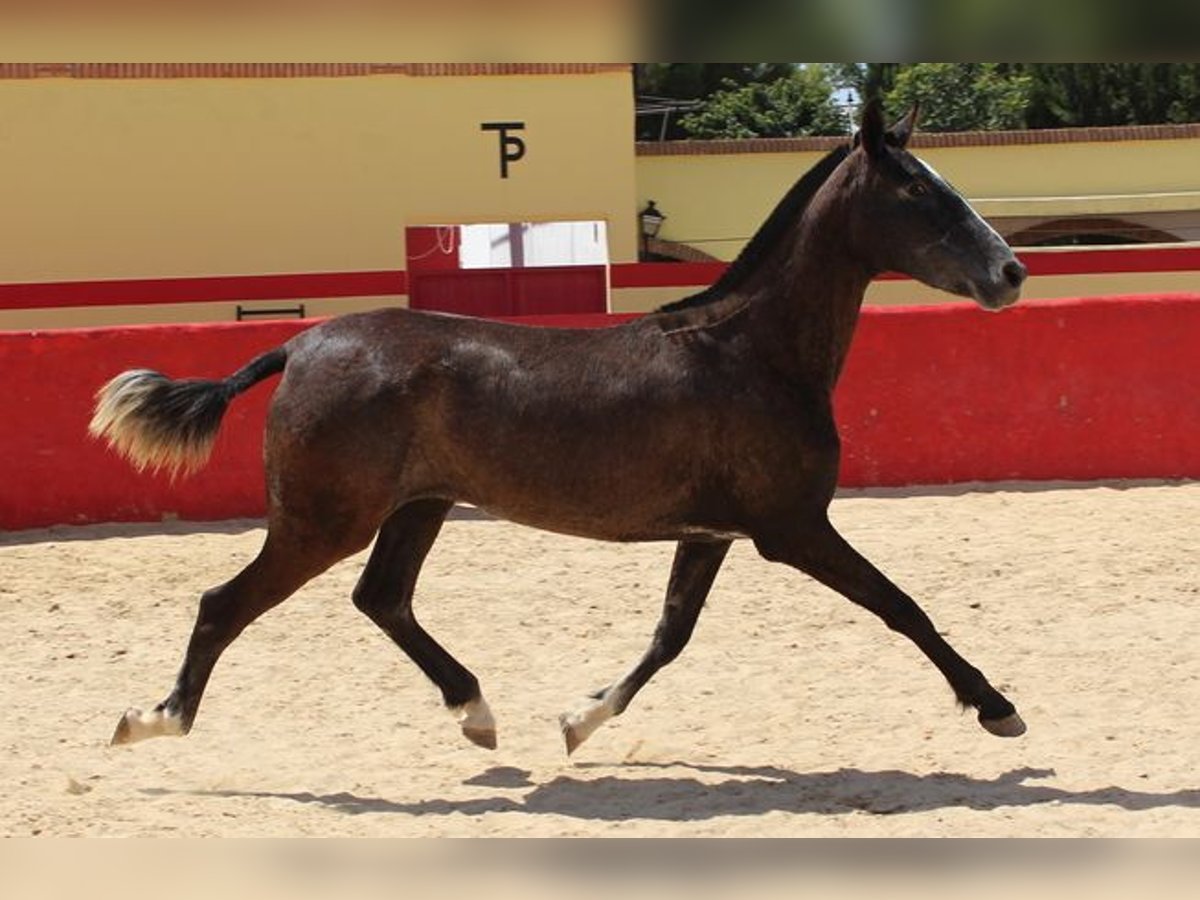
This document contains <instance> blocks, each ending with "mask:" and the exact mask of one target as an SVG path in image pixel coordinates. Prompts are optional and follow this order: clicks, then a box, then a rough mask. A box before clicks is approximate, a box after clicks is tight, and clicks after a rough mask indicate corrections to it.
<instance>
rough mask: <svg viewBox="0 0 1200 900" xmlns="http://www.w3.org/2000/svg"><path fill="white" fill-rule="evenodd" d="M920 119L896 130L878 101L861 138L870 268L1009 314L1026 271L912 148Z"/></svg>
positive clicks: (867, 112) (859, 156) (857, 145)
mask: <svg viewBox="0 0 1200 900" xmlns="http://www.w3.org/2000/svg"><path fill="white" fill-rule="evenodd" d="M916 113H917V111H916V109H915V108H914V109H913V110H912V111H911V112H910V113H909V114H908V116H906V117H905V118H904V120H903V121H901V122H900V123H898V124H897V125H895V126H894V127H893V128H891V129H890V130H889V129H888V128H887V127H886V126H885V124H884V121H883V110H882V107H881V104H880V103H879V102H878V101H872V102H870V103H868V104H867V106H866V109H865V111H864V114H863V121H862V129H861V130H860V131H859V133H858V134H857V135H856V136H855V139H854V143H855V148H856V153H855V154H854V156H853V157H852V158H854V157H857V159H855V163H856V164H857V166H858V167H859V168H860V170H861V172H860V177H859V178H858V179H856V181H857V183H858V184H859V186H860V187H862V188H863V190H862V191H861V194H860V203H861V208H862V210H863V214H864V215H863V218H862V219H860V227H861V229H862V230H864V231H865V234H864V238H865V239H864V240H862V241H861V242H860V243H861V246H863V247H864V248H866V249H865V252H866V253H867V254H868V256H869V257H870V258H869V259H868V263H869V265H871V266H872V267H873V268H875V269H876V270H878V271H894V272H901V273H903V274H905V275H910V276H912V277H913V278H916V279H917V280H918V281H922V282H924V283H925V284H928V285H930V286H932V287H936V288H940V289H941V290H944V291H949V292H950V293H952V294H959V295H961V296H964V297H972V298H974V300H975V301H976V302H977V303H978V304H979V305H980V306H982V307H984V308H985V309H992V310H998V309H1003V308H1004V307H1006V306H1009V305H1011V304H1013V303H1015V302H1016V300H1017V297H1018V296H1020V293H1021V284H1022V282H1024V281H1025V275H1026V272H1025V267H1024V266H1023V265H1021V263H1020V262H1018V261H1017V258H1016V257H1015V256H1014V255H1013V252H1012V249H1011V248H1010V247H1009V246H1008V244H1006V243H1005V242H1004V239H1003V238H1001V237H1000V235H998V234H997V233H996V232H995V231H994V230H993V229H992V228H991V226H989V225H988V224H987V223H986V222H985V221H983V219H982V218H980V217H979V214H978V213H977V212H975V210H973V209H972V208H971V207H970V206H969V205H968V204H967V202H966V201H965V200H964V199H963V198H962V197H961V196H959V194H958V193H957V192H956V191H955V190H954V189H953V188H952V187H950V185H949V184H947V183H946V181H945V180H944V179H943V178H942V177H941V176H939V175H938V174H937V172H935V171H934V170H933V169H932V168H930V167H929V166H928V165H926V164H925V163H923V162H921V160H919V159H917V158H916V157H915V156H913V155H912V154H911V153H909V152H908V150H907V149H905V148H906V147H907V145H908V139H909V137H911V135H912V131H913V126H914V125H915V122H916Z"/></svg>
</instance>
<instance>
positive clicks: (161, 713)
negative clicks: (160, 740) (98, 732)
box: [109, 708, 184, 747]
mask: <svg viewBox="0 0 1200 900" xmlns="http://www.w3.org/2000/svg"><path fill="white" fill-rule="evenodd" d="M182 734H184V729H183V723H182V721H181V720H180V718H179V716H178V715H177V714H172V713H170V712H167V711H166V710H165V709H162V708H156V709H152V710H150V712H148V713H145V712H142V711H141V710H140V709H136V708H133V709H128V710H126V711H125V715H123V716H121V721H119V722H118V723H117V728H116V730H115V731H114V732H113V736H112V740H111V741H109V745H110V746H112V747H118V746H120V745H122V744H134V743H137V742H138V741H144V740H146V738H152V737H162V736H164V735H170V736H172V737H179V736H180V735H182Z"/></svg>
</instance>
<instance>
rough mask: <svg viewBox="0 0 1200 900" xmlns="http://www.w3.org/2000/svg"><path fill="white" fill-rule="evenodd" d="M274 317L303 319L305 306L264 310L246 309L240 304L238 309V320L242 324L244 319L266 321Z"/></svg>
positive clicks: (275, 307)
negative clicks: (261, 319)
mask: <svg viewBox="0 0 1200 900" xmlns="http://www.w3.org/2000/svg"><path fill="white" fill-rule="evenodd" d="M272 316H280V317H282V316H294V317H295V318H297V319H303V318H304V304H303V303H297V304H296V305H295V306H272V307H267V308H263V309H246V307H244V306H242V304H240V303H239V304H238V307H237V320H238V321H239V322H241V321H242V320H243V319H259V318H263V319H266V318H270V317H272Z"/></svg>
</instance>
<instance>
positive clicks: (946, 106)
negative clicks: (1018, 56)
mask: <svg viewBox="0 0 1200 900" xmlns="http://www.w3.org/2000/svg"><path fill="white" fill-rule="evenodd" d="M1032 90H1033V77H1032V76H1031V75H1029V74H1026V73H1024V72H1019V71H1013V70H1004V69H1002V68H1000V66H999V65H998V64H997V63H915V64H913V65H909V66H905V67H903V68H902V69H901V70H900V71H899V72H898V73H897V74H896V78H895V84H894V85H893V87H892V89H891V90H890V91H889V92H888V93H887V95H886V99H885V105H886V107H887V110H888V112H889V113H891V115H893V116H895V117H899V116H901V115H903V114H904V113H905V112H906V111H907V110H908V109H909V108H910V107H911V106H913V104H914V103H920V105H921V129H922V130H923V131H994V130H1001V129H1010V128H1024V127H1025V112H1026V109H1027V107H1028V106H1029V98H1030V94H1031V92H1032Z"/></svg>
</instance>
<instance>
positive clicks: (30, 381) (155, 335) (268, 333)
mask: <svg viewBox="0 0 1200 900" xmlns="http://www.w3.org/2000/svg"><path fill="white" fill-rule="evenodd" d="M629 318H630V317H629V316H620V317H604V316H589V317H582V318H576V317H568V318H566V319H565V320H564V319H563V318H561V317H545V318H542V319H538V320H536V324H553V325H572V326H580V327H586V326H596V325H602V324H613V323H614V322H616V321H624V320H627V319H629ZM312 324H313V323H312V322H311V321H309V322H264V323H240V324H236V323H235V324H219V325H193V326H163V327H151V326H147V327H137V328H119V329H88V330H78V331H52V332H32V333H26V332H8V333H4V332H0V373H3V391H4V393H3V395H2V396H0V449H2V451H3V459H4V463H5V466H4V472H3V477H2V478H0V529H5V530H11V529H17V528H34V527H40V526H44V525H50V524H57V523H83V522H97V521H139V520H157V519H159V518H162V517H164V516H178V517H179V518H183V519H193V520H205V519H222V518H231V517H237V516H257V515H261V514H262V512H263V508H264V500H263V477H262V462H261V446H262V422H263V416H264V410H265V407H266V404H267V401H268V399H269V397H270V395H271V392H272V390H273V388H274V385H275V383H276V380H275V379H271V380H270V381H268V382H267V383H265V384H263V385H260V386H258V387H256V388H254V389H253V390H251V391H250V392H249V393H248V394H246V395H245V396H243V397H242V398H240V399H239V400H238V401H237V402H236V403H234V404H233V406H232V407H231V408H230V411H229V414H228V416H227V418H226V421H225V424H224V425H223V427H222V429H221V435H220V437H219V438H218V441H217V447H216V450H215V452H214V455H213V459H212V461H211V462H210V464H209V465H208V466H207V467H206V468H205V469H204V470H202V471H201V472H200V473H198V474H197V475H195V476H192V477H191V478H188V479H186V480H181V481H178V482H176V483H174V484H172V483H171V481H170V479H169V478H167V477H165V476H161V475H158V476H151V475H147V474H141V475H139V474H137V473H136V472H133V471H132V470H131V469H130V468H129V466H128V465H127V464H126V463H125V462H124V461H123V460H120V459H118V458H117V457H116V456H115V455H114V454H112V453H110V452H109V451H108V450H107V449H106V448H105V447H104V446H103V445H101V444H100V443H98V442H96V441H94V440H92V439H91V438H89V437H88V435H87V423H88V420H89V418H90V416H91V408H92V398H93V395H94V394H95V391H96V389H97V388H98V387H99V386H100V385H101V384H103V383H104V382H105V381H106V380H108V379H109V378H111V377H112V376H113V375H115V374H116V373H118V372H120V371H122V370H124V369H126V368H130V367H145V368H153V369H158V370H160V371H164V372H166V373H168V374H171V375H176V376H196V377H223V376H225V375H227V374H229V373H230V372H232V371H234V370H235V369H236V368H238V367H239V366H241V365H242V364H243V363H245V362H246V361H247V360H248V359H250V358H251V357H252V356H254V355H255V354H257V353H259V352H261V351H263V350H264V349H266V348H268V347H271V346H274V345H276V344H279V343H281V342H282V341H284V340H286V339H287V338H288V337H290V336H291V335H292V334H294V333H296V332H297V331H299V330H300V329H302V328H305V327H311V325H312ZM1198 359H1200V294H1197V295H1176V296H1169V297H1160V298H1145V297H1141V298H1107V299H1094V300H1085V301H1057V302H1038V303H1029V304H1018V305H1017V306H1016V307H1014V308H1013V309H1011V310H1008V311H1006V312H1004V313H1001V314H999V315H994V314H989V313H985V312H983V311H981V310H979V309H977V308H975V307H973V306H971V305H968V304H953V305H948V306H939V307H928V308H908V309H900V308H886V307H869V308H867V309H865V310H864V312H863V316H862V323H861V326H860V328H859V332H858V334H857V336H856V338H855V343H854V347H853V349H852V350H851V353H850V358H849V361H848V363H847V367H846V372H845V375H844V377H843V380H842V383H841V385H840V387H839V389H838V395H837V406H838V415H839V421H840V425H841V430H842V435H843V444H844V454H843V465H842V483H843V484H845V485H848V486H864V485H903V484H946V483H955V482H964V481H997V480H1009V479H1019V480H1044V479H1068V480H1092V479H1101V478H1196V477H1200V392H1198V391H1196V389H1195V378H1196V365H1197V362H1196V361H1197V360H1198Z"/></svg>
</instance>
